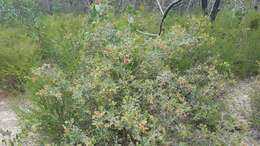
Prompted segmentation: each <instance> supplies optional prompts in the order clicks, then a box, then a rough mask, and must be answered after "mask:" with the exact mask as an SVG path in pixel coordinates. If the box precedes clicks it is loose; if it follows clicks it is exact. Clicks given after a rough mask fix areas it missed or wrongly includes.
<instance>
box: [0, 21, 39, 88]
mask: <svg viewBox="0 0 260 146" xmlns="http://www.w3.org/2000/svg"><path fill="white" fill-rule="evenodd" d="M26 31H27V30H26V29H25V27H23V26H17V25H14V26H6V25H0V81H8V84H9V85H10V86H11V87H15V86H16V85H17V84H16V83H18V84H22V83H24V81H25V80H26V76H27V75H29V73H30V72H31V71H30V69H31V67H34V66H37V65H38V51H39V50H38V46H37V44H36V43H35V42H34V41H33V40H32V39H31V38H30V37H29V36H28V34H27V32H26Z"/></svg>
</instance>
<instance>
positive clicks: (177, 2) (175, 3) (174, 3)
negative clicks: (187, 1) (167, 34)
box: [159, 0, 182, 35]
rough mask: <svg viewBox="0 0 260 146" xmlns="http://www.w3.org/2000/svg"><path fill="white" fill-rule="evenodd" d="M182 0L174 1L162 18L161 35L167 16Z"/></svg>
mask: <svg viewBox="0 0 260 146" xmlns="http://www.w3.org/2000/svg"><path fill="white" fill-rule="evenodd" d="M181 1H182V0H175V1H173V2H172V3H171V4H170V5H169V6H168V7H167V9H166V11H165V13H164V15H163V18H162V21H161V24H160V31H159V35H161V33H162V30H163V23H164V20H165V18H166V17H167V15H168V13H169V11H170V10H171V8H172V7H173V6H175V5H177V4H179V3H180V2H181Z"/></svg>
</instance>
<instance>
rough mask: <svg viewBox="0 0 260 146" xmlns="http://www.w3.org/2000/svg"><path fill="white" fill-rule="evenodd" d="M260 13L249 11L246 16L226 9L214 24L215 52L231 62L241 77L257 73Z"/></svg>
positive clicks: (259, 46)
mask: <svg viewBox="0 0 260 146" xmlns="http://www.w3.org/2000/svg"><path fill="white" fill-rule="evenodd" d="M259 25H260V14H259V13H257V12H253V11H252V12H251V11H249V12H247V13H246V14H244V16H243V15H242V16H239V15H236V14H235V13H233V12H230V11H225V12H222V13H220V16H219V17H218V18H217V20H216V22H215V24H214V25H213V30H212V35H213V36H215V38H216V46H215V47H214V48H215V50H214V52H215V53H217V54H220V58H222V59H223V60H224V61H227V62H229V63H230V65H231V68H232V71H233V72H234V73H235V75H237V76H239V77H243V78H245V77H248V76H250V75H255V74H257V64H256V61H258V60H260V42H259V40H260V35H259V34H260V26H259Z"/></svg>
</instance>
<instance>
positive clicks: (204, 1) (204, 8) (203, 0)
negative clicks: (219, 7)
mask: <svg viewBox="0 0 260 146" xmlns="http://www.w3.org/2000/svg"><path fill="white" fill-rule="evenodd" d="M201 6H202V11H203V13H204V14H205V15H207V8H208V0H201Z"/></svg>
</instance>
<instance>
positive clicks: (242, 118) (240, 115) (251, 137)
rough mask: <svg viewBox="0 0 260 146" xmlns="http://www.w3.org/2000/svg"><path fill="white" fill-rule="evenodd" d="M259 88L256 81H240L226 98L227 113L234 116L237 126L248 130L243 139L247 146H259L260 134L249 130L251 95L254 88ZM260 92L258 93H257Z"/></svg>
mask: <svg viewBox="0 0 260 146" xmlns="http://www.w3.org/2000/svg"><path fill="white" fill-rule="evenodd" d="M256 86H259V82H258V81H257V79H250V80H246V81H241V82H239V83H237V84H235V86H233V87H232V88H231V89H230V90H229V93H228V95H227V96H226V100H227V103H228V105H229V111H230V112H231V113H233V114H234V116H235V117H236V120H237V121H238V125H239V126H240V127H242V128H243V129H247V130H248V136H246V137H245V138H244V143H245V145H247V146H258V145H259V146H260V139H259V138H260V133H259V131H255V130H254V129H251V128H250V118H251V117H250V116H251V114H252V108H251V98H250V96H251V94H252V93H253V92H255V87H256ZM259 92H260V91H259Z"/></svg>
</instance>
